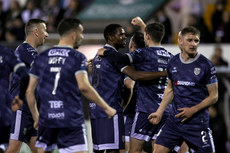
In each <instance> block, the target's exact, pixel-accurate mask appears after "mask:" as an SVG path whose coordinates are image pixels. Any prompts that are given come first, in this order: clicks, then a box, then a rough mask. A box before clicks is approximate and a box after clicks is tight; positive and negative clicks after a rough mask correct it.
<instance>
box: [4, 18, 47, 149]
mask: <svg viewBox="0 0 230 153" xmlns="http://www.w3.org/2000/svg"><path fill="white" fill-rule="evenodd" d="M25 34H26V40H25V41H24V42H23V43H22V44H21V45H19V46H18V47H17V48H16V50H15V54H16V56H17V57H18V58H20V60H21V61H22V62H24V63H25V65H26V67H27V71H29V70H30V68H31V66H32V64H33V61H34V59H35V58H36V56H37V51H36V49H37V47H38V46H41V45H43V44H44V42H45V38H46V37H48V33H47V32H46V24H45V21H43V20H41V19H30V20H29V21H28V22H27V24H26V26H25ZM19 89H20V79H19V77H18V75H17V74H13V77H12V83H11V87H10V94H11V96H12V97H15V96H16V95H18V93H19ZM33 124H34V121H33V118H32V115H31V113H30V110H29V108H28V104H27V101H26V99H23V106H22V108H21V109H20V110H17V111H16V112H15V114H14V118H13V124H12V127H11V132H10V133H11V134H10V144H9V148H8V150H7V153H15V152H19V150H20V148H21V145H22V142H25V143H28V145H29V147H30V149H31V151H32V152H35V153H36V152H37V149H36V148H35V142H36V138H37V131H36V130H35V129H34V128H33Z"/></svg>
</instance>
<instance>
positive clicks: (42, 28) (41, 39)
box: [38, 23, 48, 46]
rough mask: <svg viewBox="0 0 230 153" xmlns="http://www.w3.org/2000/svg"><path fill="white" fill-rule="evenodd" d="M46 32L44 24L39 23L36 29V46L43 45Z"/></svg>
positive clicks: (46, 35)
mask: <svg viewBox="0 0 230 153" xmlns="http://www.w3.org/2000/svg"><path fill="white" fill-rule="evenodd" d="M46 30H47V29H46V24H45V23H41V24H40V25H39V28H38V46H41V45H43V44H44V43H45V40H46V37H48V33H47V31H46Z"/></svg>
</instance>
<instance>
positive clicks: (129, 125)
mask: <svg viewBox="0 0 230 153" xmlns="http://www.w3.org/2000/svg"><path fill="white" fill-rule="evenodd" d="M133 120H134V116H125V142H129V138H130V133H131V129H132V124H133Z"/></svg>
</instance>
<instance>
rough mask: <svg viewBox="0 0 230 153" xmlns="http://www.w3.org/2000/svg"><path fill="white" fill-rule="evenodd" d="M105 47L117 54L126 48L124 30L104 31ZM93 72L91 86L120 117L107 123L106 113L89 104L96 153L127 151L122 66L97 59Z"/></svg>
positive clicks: (115, 26)
mask: <svg viewBox="0 0 230 153" xmlns="http://www.w3.org/2000/svg"><path fill="white" fill-rule="evenodd" d="M104 38H105V40H106V44H105V46H104V48H106V49H107V50H109V51H110V52H118V49H120V48H123V47H125V43H126V42H125V40H126V36H125V30H124V28H123V27H122V26H121V25H119V24H109V25H107V26H106V28H105V29H104ZM92 65H93V70H92V85H93V87H94V88H95V89H96V90H97V92H98V93H99V95H100V96H102V97H103V99H105V101H106V102H107V103H108V104H109V105H110V106H111V107H113V108H115V109H116V110H117V114H116V115H115V116H114V117H113V118H111V119H108V118H107V117H106V114H105V113H104V111H103V110H102V109H101V108H99V107H98V106H96V105H94V104H93V103H90V117H91V126H92V138H93V149H94V152H95V153H97V152H103V151H104V150H106V152H109V153H112V152H114V153H115V152H116V153H117V152H119V149H124V148H125V143H124V135H125V131H124V116H123V110H122V107H121V101H122V88H123V85H124V83H123V80H124V75H123V74H122V73H121V68H122V67H123V65H120V64H117V63H115V62H111V61H109V60H107V59H104V58H101V57H99V56H95V57H94V59H93V61H92Z"/></svg>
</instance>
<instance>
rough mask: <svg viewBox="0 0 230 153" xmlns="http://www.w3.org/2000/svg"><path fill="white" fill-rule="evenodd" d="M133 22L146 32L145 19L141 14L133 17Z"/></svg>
mask: <svg viewBox="0 0 230 153" xmlns="http://www.w3.org/2000/svg"><path fill="white" fill-rule="evenodd" d="M131 24H133V25H136V26H139V27H140V28H141V31H142V32H145V27H146V24H145V23H144V21H143V20H142V19H141V18H140V17H139V16H137V17H135V18H133V19H132V21H131Z"/></svg>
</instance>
